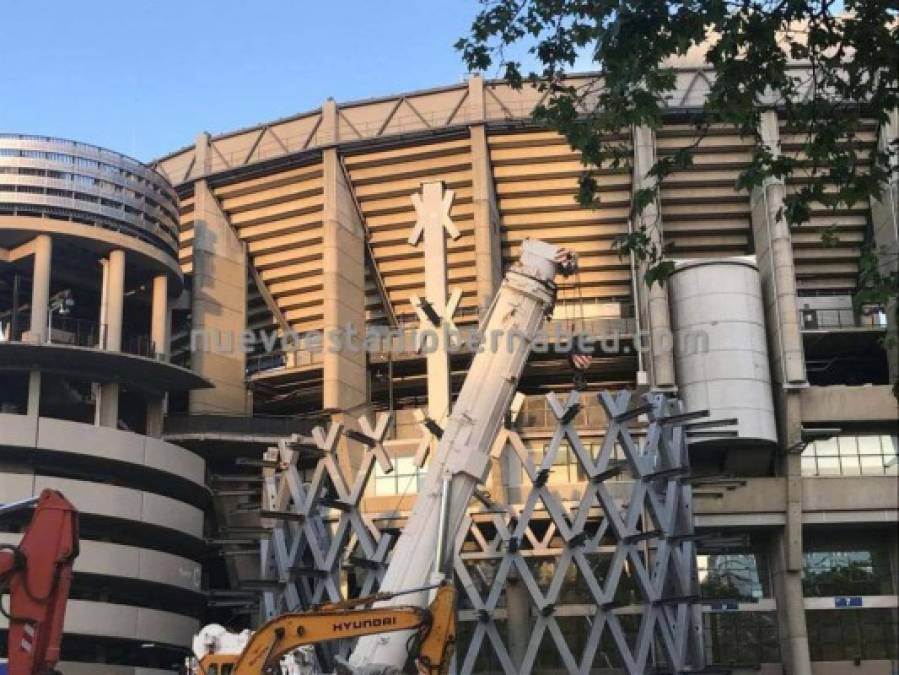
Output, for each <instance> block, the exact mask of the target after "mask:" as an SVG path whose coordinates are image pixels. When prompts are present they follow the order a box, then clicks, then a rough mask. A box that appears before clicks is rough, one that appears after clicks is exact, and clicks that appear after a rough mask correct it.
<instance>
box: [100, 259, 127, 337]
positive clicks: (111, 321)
mask: <svg viewBox="0 0 899 675" xmlns="http://www.w3.org/2000/svg"><path fill="white" fill-rule="evenodd" d="M106 274H107V278H106V295H105V296H104V297H103V298H102V299H101V302H102V303H103V304H104V305H105V307H106V330H105V336H106V341H105V345H104V348H105V349H106V350H107V351H110V352H119V351H121V350H122V315H123V314H124V309H125V252H124V251H121V250H115V251H111V252H110V254H109V262H108V263H107V267H106Z"/></svg>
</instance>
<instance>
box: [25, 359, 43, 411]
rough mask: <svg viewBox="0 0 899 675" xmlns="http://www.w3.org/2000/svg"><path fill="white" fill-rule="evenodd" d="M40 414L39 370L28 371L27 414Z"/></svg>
mask: <svg viewBox="0 0 899 675" xmlns="http://www.w3.org/2000/svg"><path fill="white" fill-rule="evenodd" d="M40 414H41V371H39V370H32V371H31V372H29V373H28V415H29V416H30V417H39V416H40Z"/></svg>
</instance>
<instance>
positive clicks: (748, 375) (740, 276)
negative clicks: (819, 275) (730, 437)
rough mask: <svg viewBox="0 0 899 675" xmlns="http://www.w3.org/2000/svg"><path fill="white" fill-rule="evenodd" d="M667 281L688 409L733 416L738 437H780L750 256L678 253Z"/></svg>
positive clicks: (677, 365)
mask: <svg viewBox="0 0 899 675" xmlns="http://www.w3.org/2000/svg"><path fill="white" fill-rule="evenodd" d="M668 284H669V294H670V300H671V314H672V327H673V332H674V357H675V369H676V372H677V383H678V388H679V391H680V396H681V398H682V399H683V401H684V404H685V407H686V409H687V410H688V411H690V410H701V409H708V410H709V415H710V417H711V418H712V419H725V418H736V419H737V420H738V424H737V426H736V431H737V432H738V438H739V439H742V440H743V442H745V441H749V440H751V441H758V442H772V443H774V442H777V429H776V423H775V417H774V400H773V396H772V391H771V373H770V366H769V362H768V347H767V343H766V338H765V312H764V308H763V305H762V288H761V282H760V279H759V271H758V267H757V265H756V262H755V257H754V256H746V257H738V258H724V259H718V258H715V259H696V260H682V261H678V262H676V263H675V269H674V272H673V273H672V275H671V277H670V278H669V281H668ZM730 429H731V430H733V429H734V427H730ZM707 440H708V441H710V442H720V438H715V437H712V436H710V437H709V438H708V439H707Z"/></svg>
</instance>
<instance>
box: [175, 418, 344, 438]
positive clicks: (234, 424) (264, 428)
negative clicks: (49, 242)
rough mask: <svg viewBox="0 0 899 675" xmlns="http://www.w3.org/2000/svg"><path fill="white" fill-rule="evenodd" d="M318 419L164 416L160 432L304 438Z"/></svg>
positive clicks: (316, 423)
mask: <svg viewBox="0 0 899 675" xmlns="http://www.w3.org/2000/svg"><path fill="white" fill-rule="evenodd" d="M322 423H326V422H325V421H324V420H322V418H320V417H279V416H275V415H271V416H269V415H254V416H253V417H238V416H234V415H167V416H166V418H165V427H164V430H163V433H164V434H166V435H171V436H175V435H181V434H202V433H207V434H208V433H227V434H244V435H255V436H283V437H285V438H286V437H288V436H290V435H292V434H300V435H308V434H310V433H311V432H312V429H313V428H314V427H315V426H316V425H319V424H322Z"/></svg>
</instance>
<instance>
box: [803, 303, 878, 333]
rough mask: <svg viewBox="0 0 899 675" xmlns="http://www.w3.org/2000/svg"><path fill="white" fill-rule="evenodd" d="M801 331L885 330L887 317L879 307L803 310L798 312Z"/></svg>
mask: <svg viewBox="0 0 899 675" xmlns="http://www.w3.org/2000/svg"><path fill="white" fill-rule="evenodd" d="M799 325H800V326H801V327H802V330H827V329H832V328H883V329H885V328H886V325H887V315H886V312H884V311H883V309H882V308H880V307H863V308H862V309H861V311H857V310H856V309H854V308H852V307H823V308H818V307H816V308H805V309H800V310H799Z"/></svg>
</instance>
